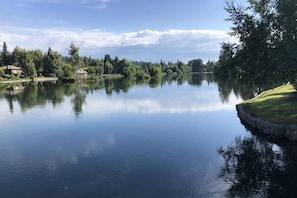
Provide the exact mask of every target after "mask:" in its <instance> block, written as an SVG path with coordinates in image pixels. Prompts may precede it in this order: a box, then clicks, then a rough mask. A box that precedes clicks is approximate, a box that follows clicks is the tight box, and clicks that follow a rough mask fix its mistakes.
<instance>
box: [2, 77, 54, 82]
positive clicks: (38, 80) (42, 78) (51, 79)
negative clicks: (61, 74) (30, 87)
mask: <svg viewBox="0 0 297 198" xmlns="http://www.w3.org/2000/svg"><path fill="white" fill-rule="evenodd" d="M57 80H58V78H54V77H37V78H34V79H30V78H23V79H17V80H0V83H2V84H12V83H22V82H31V81H32V82H33V81H34V82H47V81H57Z"/></svg>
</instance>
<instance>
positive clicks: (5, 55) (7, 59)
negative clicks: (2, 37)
mask: <svg viewBox="0 0 297 198" xmlns="http://www.w3.org/2000/svg"><path fill="white" fill-rule="evenodd" d="M11 59H12V56H11V54H10V53H9V52H8V50H7V44H6V42H3V50H2V53H1V61H2V63H1V65H10V64H11V63H12V60H11ZM1 65H0V66H1Z"/></svg>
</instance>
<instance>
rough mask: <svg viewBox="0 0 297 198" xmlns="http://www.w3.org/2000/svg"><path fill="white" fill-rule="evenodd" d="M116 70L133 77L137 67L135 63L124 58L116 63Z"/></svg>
mask: <svg viewBox="0 0 297 198" xmlns="http://www.w3.org/2000/svg"><path fill="white" fill-rule="evenodd" d="M116 72H117V73H120V74H122V75H124V76H125V77H131V76H133V75H134V74H135V72H136V68H135V65H133V64H132V63H130V62H129V61H128V60H127V59H125V58H124V59H123V60H121V61H120V62H119V63H118V64H117V65H116Z"/></svg>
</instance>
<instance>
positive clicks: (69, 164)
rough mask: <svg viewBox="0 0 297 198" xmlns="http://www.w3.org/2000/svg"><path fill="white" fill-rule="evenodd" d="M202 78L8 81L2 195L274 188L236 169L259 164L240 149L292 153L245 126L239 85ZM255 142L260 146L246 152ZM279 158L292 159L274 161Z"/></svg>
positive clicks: (216, 193) (2, 119)
mask: <svg viewBox="0 0 297 198" xmlns="http://www.w3.org/2000/svg"><path fill="white" fill-rule="evenodd" d="M200 80H201V82H199V83H198V84H195V83H193V82H192V83H191V82H190V81H189V82H188V81H183V82H176V81H173V82H170V83H169V82H164V83H162V85H154V86H152V85H149V84H142V85H132V86H126V87H125V86H124V85H126V84H125V82H122V81H121V80H116V81H106V82H105V83H104V82H103V84H101V85H98V84H97V87H96V88H90V86H89V85H88V86H86V85H62V84H51V83H45V84H42V85H35V84H31V85H28V86H26V87H25V88H22V87H19V90H16V88H15V91H10V92H9V91H8V89H7V88H5V89H3V88H2V94H1V96H0V112H1V114H0V124H1V128H0V197H115V198H117V197H119V198H120V197H124V198H126V197H127V198H133V197H178V198H180V197H185V198H188V197H189V198H190V197H233V196H238V195H242V194H240V193H244V195H249V193H254V194H255V195H267V192H269V191H268V190H269V185H268V184H265V185H264V184H263V185H262V183H265V182H266V180H267V177H268V176H269V175H268V176H267V174H269V173H267V174H266V176H265V177H264V176H263V177H264V178H263V179H262V180H261V181H260V182H259V185H258V186H255V187H254V186H250V188H251V189H248V190H243V189H246V188H244V187H245V186H244V185H245V184H247V185H248V186H249V183H248V182H246V183H244V182H242V184H241V179H242V177H244V176H243V175H240V173H237V172H238V170H239V169H240V168H241V169H242V172H244V171H245V169H244V168H246V169H248V170H250V169H252V168H253V167H249V165H247V164H250V162H251V159H249V158H246V159H243V160H246V161H245V163H246V164H245V165H242V166H240V167H239V164H240V163H239V160H238V159H237V158H236V156H238V155H235V154H234V153H236V152H237V154H238V153H239V155H240V154H242V153H245V152H247V151H253V149H254V150H256V151H258V150H259V152H260V151H262V150H263V148H265V149H266V150H265V149H264V150H265V151H267V152H271V155H272V157H273V156H279V155H282V156H283V155H284V151H282V150H281V148H280V147H278V146H276V145H274V144H270V143H267V142H263V140H259V139H258V138H256V137H255V136H253V135H251V133H250V132H248V131H247V130H246V129H245V127H244V126H243V125H242V124H241V123H240V120H239V119H238V117H237V114H236V110H235V105H236V104H237V103H239V102H241V101H242V99H241V96H240V94H234V92H233V91H232V90H231V92H229V94H227V97H226V94H223V93H222V88H221V87H219V86H218V84H217V83H214V82H212V81H207V80H205V79H204V80H203V79H200ZM219 90H220V91H219ZM248 141H249V142H251V143H250V144H248V145H256V146H251V149H248V150H245V146H246V142H248ZM257 145H258V147H259V148H260V149H259V148H258V147H257ZM263 145H264V146H263ZM257 149H258V150H257ZM232 152H233V155H231V154H230V153H232ZM259 152H258V154H259ZM280 153H281V154H280ZM228 155H229V156H228ZM255 156H259V155H252V160H255ZM232 157H233V158H232ZM259 157H261V155H260V156H259ZM232 159H235V160H233V161H232ZM269 159H270V158H269ZM236 160H237V161H236ZM259 161H261V160H259ZM232 162H233V164H232ZM274 162H275V163H276V164H281V163H283V162H280V158H279V159H275V160H274V161H269V162H267V164H268V163H269V164H270V165H271V164H273V163H274ZM265 163H266V162H265ZM294 164H295V161H294V160H293V165H294ZM259 166H261V167H264V166H263V165H262V164H259ZM293 168H294V167H293ZM237 169H238V170H237ZM263 170H264V169H263ZM263 170H262V171H263ZM253 172H255V170H253V169H252V171H251V173H253ZM294 174H295V172H294ZM246 177H247V178H251V179H253V183H255V179H254V178H253V175H248V176H246ZM255 177H256V176H255ZM247 181H249V180H247ZM294 181H296V179H295V180H294ZM266 183H267V182H266ZM238 186H239V187H238ZM293 187H294V185H293ZM293 187H292V188H293ZM241 188H242V189H241ZM267 189H268V190H267ZM236 193H237V194H236ZM265 193H266V194H265Z"/></svg>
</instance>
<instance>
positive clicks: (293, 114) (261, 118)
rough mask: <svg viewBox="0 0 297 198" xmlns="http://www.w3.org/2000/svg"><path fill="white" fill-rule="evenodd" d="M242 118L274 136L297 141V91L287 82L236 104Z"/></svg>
mask: <svg viewBox="0 0 297 198" xmlns="http://www.w3.org/2000/svg"><path fill="white" fill-rule="evenodd" d="M236 109H237V113H238V117H239V118H240V120H241V121H242V122H243V123H244V124H246V125H248V126H249V127H252V128H254V129H256V130H258V131H259V132H262V133H264V134H267V135H270V136H272V137H273V138H287V139H289V140H293V141H297V91H296V89H295V88H294V86H293V85H291V84H287V85H283V86H280V87H277V88H275V89H271V90H268V91H265V92H263V93H261V94H260V95H258V96H256V97H255V98H252V99H250V100H246V101H244V102H243V103H241V104H239V105H237V106H236Z"/></svg>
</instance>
